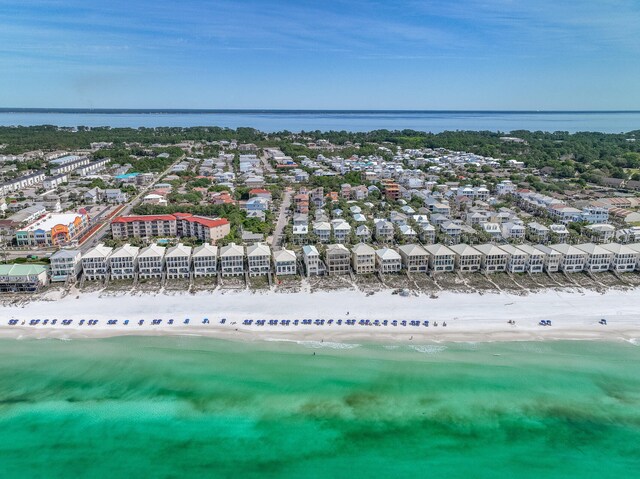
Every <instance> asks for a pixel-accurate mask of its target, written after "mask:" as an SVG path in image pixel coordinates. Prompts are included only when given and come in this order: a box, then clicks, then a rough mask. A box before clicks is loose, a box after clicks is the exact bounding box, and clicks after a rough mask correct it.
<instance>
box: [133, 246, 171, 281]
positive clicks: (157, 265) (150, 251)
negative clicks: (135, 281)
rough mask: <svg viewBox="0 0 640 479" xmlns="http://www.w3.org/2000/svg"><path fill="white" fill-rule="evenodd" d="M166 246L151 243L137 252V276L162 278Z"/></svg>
mask: <svg viewBox="0 0 640 479" xmlns="http://www.w3.org/2000/svg"><path fill="white" fill-rule="evenodd" d="M166 251H167V248H165V247H164V246H158V245H157V244H152V245H149V246H147V247H146V248H144V249H142V250H141V251H140V253H139V254H138V277H139V278H141V279H149V278H162V275H163V274H164V255H165V253H166Z"/></svg>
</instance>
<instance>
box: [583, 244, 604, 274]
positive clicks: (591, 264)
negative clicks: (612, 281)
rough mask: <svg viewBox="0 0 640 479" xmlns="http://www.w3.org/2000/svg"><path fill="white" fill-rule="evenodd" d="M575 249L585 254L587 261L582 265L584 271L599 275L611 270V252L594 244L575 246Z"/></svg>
mask: <svg viewBox="0 0 640 479" xmlns="http://www.w3.org/2000/svg"><path fill="white" fill-rule="evenodd" d="M576 248H578V249H579V250H580V251H584V252H585V253H586V254H587V261H586V263H585V265H584V268H585V270H587V271H590V272H592V273H599V272H601V271H609V270H610V269H611V263H612V262H613V253H612V252H611V251H609V250H607V249H605V248H603V247H602V246H600V245H597V244H594V243H587V244H581V245H576Z"/></svg>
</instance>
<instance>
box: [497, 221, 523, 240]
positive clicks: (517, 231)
mask: <svg viewBox="0 0 640 479" xmlns="http://www.w3.org/2000/svg"><path fill="white" fill-rule="evenodd" d="M524 235H525V227H524V225H522V223H518V222H514V221H508V222H506V223H503V224H502V237H503V238H505V239H510V240H512V241H516V242H521V241H523V240H524Z"/></svg>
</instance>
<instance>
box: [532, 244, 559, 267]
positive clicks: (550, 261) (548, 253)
mask: <svg viewBox="0 0 640 479" xmlns="http://www.w3.org/2000/svg"><path fill="white" fill-rule="evenodd" d="M534 248H535V249H537V250H538V251H540V252H541V253H542V254H544V270H545V271H546V272H547V273H557V272H558V271H560V260H561V259H562V254H561V253H560V252H559V251H556V250H555V249H552V248H550V247H549V246H544V245H537V246H534Z"/></svg>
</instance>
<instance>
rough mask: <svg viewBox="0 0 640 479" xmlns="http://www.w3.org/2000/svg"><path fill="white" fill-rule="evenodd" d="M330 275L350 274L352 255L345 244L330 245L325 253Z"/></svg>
mask: <svg viewBox="0 0 640 479" xmlns="http://www.w3.org/2000/svg"><path fill="white" fill-rule="evenodd" d="M325 261H326V264H327V273H328V274H349V272H350V271H351V254H350V252H349V250H348V249H347V248H346V246H344V245H343V244H330V245H328V246H327V250H326V252H325Z"/></svg>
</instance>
